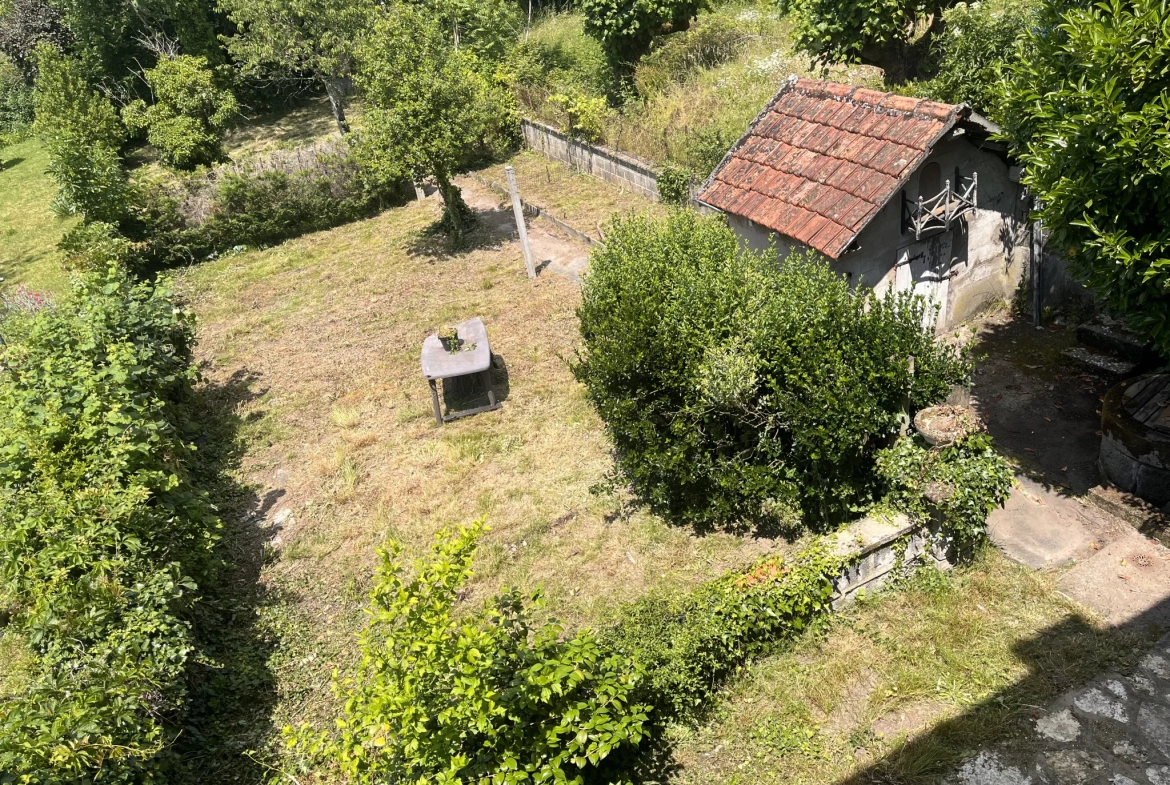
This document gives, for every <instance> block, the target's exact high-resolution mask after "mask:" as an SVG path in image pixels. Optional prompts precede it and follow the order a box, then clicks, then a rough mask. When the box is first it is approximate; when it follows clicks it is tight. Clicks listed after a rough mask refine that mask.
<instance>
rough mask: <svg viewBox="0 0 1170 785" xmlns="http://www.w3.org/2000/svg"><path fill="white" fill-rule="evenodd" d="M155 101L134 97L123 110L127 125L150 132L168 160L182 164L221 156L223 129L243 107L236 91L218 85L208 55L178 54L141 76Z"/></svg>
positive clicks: (189, 165)
mask: <svg viewBox="0 0 1170 785" xmlns="http://www.w3.org/2000/svg"><path fill="white" fill-rule="evenodd" d="M142 76H143V79H145V80H146V83H147V85H149V87H150V91H151V93H152V94H153V95H154V103H153V104H151V105H149V106H148V105H147V104H146V102H145V101H141V100H138V101H133V102H131V103H130V104H128V105H127V106H126V108H125V109H123V110H122V118H123V120H124V121H125V123H126V127H127V128H129V129H130V130H131V131H133V132H136V133H137V132H141V131H145V132H146V138H147V139H148V140H149V141H150V143H151V144H152V145H154V146H155V147H156V148H157V149H158V151H159V153H160V154H161V156H162V160H163V162H164V163H166V164H168V165H170V166H175V167H178V168H180V169H191V168H193V167H195V166H197V165H199V164H210V163H213V162H215V161H216V160H218V159H220V158H222V157H223V150H222V147H221V143H222V141H223V133H224V131H225V130H226V129H227V127H228V126H229V125H230V124H231V122H232V121H233V120H234V119H235V117H236V114H237V113H238V111H239V106H238V105H237V104H236V99H235V96H233V95H232V93H231V91H230V90H227V89H224V88H223V87H222V86H221V85H220V84H219V81H220V80H219V79H217V76H216V73H215V72H214V71H213V70H212V69H211V68H209V67H208V64H207V60H206V58H203V57H191V56H189V55H178V56H176V57H167V58H163V59H162V60H160V61H159V63H158V65H156V66H155V67H154V68H151V69H149V70H148V71H146V72H145V73H144V74H143V75H142Z"/></svg>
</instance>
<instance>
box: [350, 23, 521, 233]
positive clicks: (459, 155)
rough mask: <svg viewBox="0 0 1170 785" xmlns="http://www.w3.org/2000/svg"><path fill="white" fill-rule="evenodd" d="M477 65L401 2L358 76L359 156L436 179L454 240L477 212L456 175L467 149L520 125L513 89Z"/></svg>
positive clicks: (383, 169)
mask: <svg viewBox="0 0 1170 785" xmlns="http://www.w3.org/2000/svg"><path fill="white" fill-rule="evenodd" d="M477 65H478V61H477V60H476V58H475V56H474V55H473V54H471V53H470V52H467V51H466V50H463V49H459V50H456V49H453V48H452V47H451V46H450V45H449V44H448V41H447V40H446V36H445V35H444V34H443V31H442V30H441V28H440V27H439V25H438V24H437V23H436V22H435V20H434V19H433V18H431V17H430V16H428V15H427V14H426V13H425V12H424V11H422V10H419V9H416V8H413V7H411V6H406V5H398V6H395V7H394V8H393V9H392V10H390V11H387V12H386V13H385V14H383V15H381V16H380V18H379V19H378V22H377V24H376V25H375V26H374V30H373V34H372V35H371V36H370V37H369V39H368V40H367V41H366V42H365V45H364V46H363V48H362V50H361V67H360V69H359V71H358V75H357V77H358V84H359V85H360V86H361V87H362V89H363V90H364V91H365V94H366V100H367V105H366V114H365V117H364V129H363V132H362V137H361V140H360V142H359V144H358V156H359V158H360V159H361V160H362V161H363V163H364V164H365V165H366V166H367V167H368V168H369V170H370V171H371V172H372V173H373V174H374V175H375V176H377V177H380V178H382V179H385V180H387V181H388V180H393V179H396V178H400V177H403V176H408V177H411V178H412V179H414V180H415V182H418V181H420V180H422V179H425V178H428V177H430V178H434V181H435V183H436V184H437V185H438V186H439V193H440V194H441V195H442V198H443V204H444V206H445V208H446V212H445V218H444V222H445V223H446V225H447V228H448V229H449V230H450V232H451V234H452V237H453V239H454V240H455V242H456V243H459V242H461V241H462V239H463V236H464V233H465V232H466V231H467V229H468V226H469V223H470V220H471V217H472V216H471V211H470V210H469V209H468V207H467V205H466V204H465V203H464V202H463V197H462V195H461V194H460V191H459V188H458V186H456V185H455V184H454V183H452V182H451V178H452V176H453V175H454V174H455V172H456V171H457V170H458V169H459V167H460V165H461V164H462V163H463V162H465V161H466V160H467V158H468V154H469V151H473V150H475V149H477V148H481V147H483V146H485V145H487V144H490V140H491V137H493V136H498V135H499V131H500V129H501V128H503V129H505V133H506V132H507V129H512V128H514V127H515V125H517V123H516V122H515V109H514V106H513V104H512V102H511V98H510V96H509V95H508V94H507V93H506V92H505V91H504V90H503V88H502V87H501V86H500V85H497V84H493V83H492V82H490V81H489V80H488V79H487V78H486V77H484V76H483V74H481V73H480V72H479V70H478V69H477Z"/></svg>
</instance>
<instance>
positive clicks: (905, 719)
mask: <svg viewBox="0 0 1170 785" xmlns="http://www.w3.org/2000/svg"><path fill="white" fill-rule="evenodd" d="M954 711H955V709H954V707H953V706H948V705H947V704H945V703H940V702H939V701H931V700H925V701H917V702H915V703H910V704H908V705H906V706H902V707H901V708H899V709H897V710H895V711H891V712H889V713H888V714H883V715H882V716H881V717H878V718H877V719H876V720H874V723H873V725H871V726H870V727H871V728H872V729H873V732H874V733H875V734H876V735H878V736H880V737H881V738H883V739H887V740H893V739H896V738H898V737H899V736H910V735H913V734H915V733H918V732H919V731H921V730H925V729H926V728H927V727H929V726H931V725H933V724H935V723H936V722H938V721H939V720H941V719H943V718H945V717H947V716H948V715H950V714H953V713H954Z"/></svg>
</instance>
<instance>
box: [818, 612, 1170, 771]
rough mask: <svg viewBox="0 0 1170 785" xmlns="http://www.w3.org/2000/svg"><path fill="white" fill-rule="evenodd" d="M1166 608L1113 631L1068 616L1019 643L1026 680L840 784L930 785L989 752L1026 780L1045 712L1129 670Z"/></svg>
mask: <svg viewBox="0 0 1170 785" xmlns="http://www.w3.org/2000/svg"><path fill="white" fill-rule="evenodd" d="M1168 606H1170V601H1164V602H1163V603H1162V604H1161V605H1160V606H1158V607H1156V608H1154V609H1152V610H1151V611H1149V612H1148V613H1146V614H1144V615H1143V616H1141V617H1139V618H1137V619H1135V620H1134V621H1133V622H1131V623H1130V624H1127V625H1124V626H1121V627H1117V628H1112V629H1100V628H1098V627H1095V626H1093V625H1092V624H1090V623H1089V622H1088V621H1087V620H1086V619H1085V618H1083V617H1081V616H1070V617H1068V618H1066V619H1064V620H1062V621H1060V622H1058V623H1056V624H1054V625H1052V626H1051V627H1048V628H1047V629H1045V630H1043V631H1041V632H1040V633H1039V634H1037V635H1035V636H1034V637H1031V638H1028V639H1025V640H1022V641H1020V642H1018V643H1017V644H1016V645H1015V653H1016V654H1017V656H1018V657H1019V658H1020V659H1021V660H1023V661H1024V662H1025V663H1026V664H1027V669H1028V672H1027V674H1026V675H1025V676H1023V677H1022V678H1020V679H1018V680H1017V681H1015V682H1014V683H1012V684H1011V685H1010V686H1008V687H1006V688H1004V689H1002V690H1000V691H999V692H997V693H995V694H994V695H992V696H990V697H989V698H987V699H986V700H983V701H981V702H979V703H978V704H976V705H974V706H971V707H970V708H968V709H967V710H965V711H964V712H962V714H960V715H958V716H956V717H953V718H951V719H948V720H945V721H943V722H941V723H939V724H938V725H936V726H934V727H933V728H931V729H930V730H929V731H927V732H925V733H922V734H919V735H918V736H916V737H914V738H912V739H909V740H907V741H905V742H904V743H901V744H898V745H896V746H895V747H894V748H893V749H892V750H890V751H889V752H888V753H887V754H885V755H884V756H882V757H881V758H879V759H878V760H876V761H874V762H872V763H870V764H869V765H867V766H866V767H865V768H863V769H862V770H860V771H858V772H857V773H855V774H853V775H852V776H850V777H847V778H846V779H844V780H841V781H840V782H838V783H837V785H928V783H936V782H939V781H940V780H942V779H943V778H944V777H947V776H948V775H951V774H953V773H954V772H955V770H956V768H957V767H958V766H959V765H960V763H961V762H962V761H963V760H964V759H965V758H968V757H970V756H971V755H973V754H975V753H976V752H977V751H979V750H984V749H988V748H996V749H997V750H999V752H1000V754H1001V755H1002V759H1003V760H1004V761H1006V762H1009V763H1011V764H1013V765H1016V766H1018V767H1019V768H1020V769H1021V770H1022V772H1023V775H1024V776H1032V775H1034V774H1035V772H1034V771H1033V767H1034V765H1035V764H1034V763H1033V762H1032V761H1033V760H1034V757H1035V754H1036V741H1037V736H1036V732H1035V721H1036V719H1037V718H1038V717H1040V716H1042V714H1044V713H1045V707H1046V706H1047V705H1048V704H1050V703H1051V702H1052V701H1054V700H1055V699H1057V698H1058V697H1060V696H1061V695H1062V694H1064V693H1066V692H1068V691H1070V690H1072V689H1074V688H1077V687H1080V686H1084V685H1086V684H1087V683H1088V682H1090V681H1092V680H1094V679H1096V678H1099V677H1101V676H1103V675H1105V674H1111V673H1119V674H1126V673H1128V672H1129V671H1131V670H1132V669H1133V668H1134V667H1135V666H1136V663H1137V662H1138V660H1139V659H1140V658H1141V656H1142V655H1143V654H1144V653H1145V652H1146V651H1148V650H1149V649H1150V647H1152V646H1153V645H1154V644H1155V642H1156V641H1157V640H1158V638H1159V637H1160V635H1161V634H1162V633H1163V632H1165V629H1164V628H1163V627H1162V626H1161V625H1160V623H1159V622H1162V621H1164V620H1165V619H1166V618H1167V613H1168V612H1170V607H1168ZM1004 781H1005V782H1006V781H1008V780H1006V779H1005V780H1004ZM1021 781H1022V780H1021ZM1097 781H1098V780H1096V779H1095V780H1093V782H1097ZM1100 781H1101V782H1105V781H1106V779H1101V780H1100Z"/></svg>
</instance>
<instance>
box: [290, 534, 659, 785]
mask: <svg viewBox="0 0 1170 785" xmlns="http://www.w3.org/2000/svg"><path fill="white" fill-rule="evenodd" d="M483 531H484V525H483V523H482V522H477V523H475V524H473V525H471V526H469V527H465V528H462V529H460V530H459V531H457V532H455V533H454V534H451V533H448V532H440V534H439V536H438V537H437V539H436V543H435V545H434V547H433V549H432V553H431V557H430V558H429V559H427V560H425V561H422V562H420V563H419V564H417V565H416V569H415V570H414V577H413V578H412V579H409V580H408V579H407V578H405V577H404V573H405V572H406V571H405V569H404V566H403V564H402V561H401V558H400V548H399V547H398V546H396V545H393V544H392V545H391V546H390V547H389V549H387V550H384V551H382V552H381V556H382V561H383V563H382V569H381V572H380V574H379V577H378V581H377V585H376V586H375V588H374V590H373V591H372V592H371V595H370V596H371V600H372V608H371V613H372V616H373V618H372V620H371V621H370V624H369V627H368V628H367V629H366V631H365V633H364V634H363V635H362V638H361V649H362V661H361V665H360V666H359V671H358V676H357V678H355V679H350V680H346V681H342V682H339V683H337V684H336V689H337V691H338V693H339V697H340V698H342V699H343V700H344V702H345V709H344V716H343V718H342V719H341V720H339V721H338V723H337V725H338V728H339V730H338V731H337V732H335V733H331V734H324V735H320V736H315V735H314V734H312V733H310V732H309V731H308V730H307V729H302V731H301V733H300V734H299V736H298V734H295V733H293V732H292V731H291V729H286V731H285V732H286V736H288V737H289V738H290V741H291V742H292V743H293V744H294V745H297V744H301V745H305V746H306V747H308V748H309V750H310V751H311V752H314V753H317V754H324V755H325V756H326V757H328V758H329V759H332V760H333V761H334V762H335V763H336V764H338V765H339V766H340V768H341V769H342V771H343V772H344V773H345V774H346V775H347V776H348V777H349V781H350V782H355V783H383V782H415V783H422V782H447V783H461V782H497V783H528V782H566V783H568V782H578V783H580V782H582V781H583V778H584V777H587V776H589V774H590V772H591V770H593V769H594V768H595V767H597V766H598V765H599V764H600V763H601V762H602V761H604V760H605V759H606V758H607V757H609V756H610V755H612V754H614V753H615V752H617V751H618V750H625V749H628V748H631V747H635V746H637V745H638V743H639V742H640V741H641V740H642V738H643V736H644V735H645V730H644V725H645V723H646V720H647V717H646V714H645V712H646V708H645V707H644V706H641V705H638V704H637V703H636V702H635V701H634V700H633V695H634V694H635V693H636V691H637V690H638V687H639V681H640V679H641V671H640V670H639V668H638V667H637V666H636V665H634V664H633V663H631V662H630V661H629V660H628V659H625V658H623V657H620V656H617V655H615V654H614V653H612V652H610V651H608V650H607V649H605V648H604V647H603V646H602V644H601V643H600V642H599V641H598V640H597V638H596V637H595V636H594V635H593V634H592V633H589V632H587V631H586V632H578V633H576V634H573V635H568V634H566V633H565V631H564V630H563V629H562V627H561V626H560V625H559V624H557V623H556V622H555V621H551V622H548V623H544V624H537V623H535V622H533V620H532V618H531V609H530V608H529V607H528V606H527V603H526V599H525V598H524V597H522V596H521V595H520V594H519V593H517V592H516V591H512V592H508V593H506V594H503V595H500V596H497V597H494V598H492V599H489V600H487V601H486V602H485V603H484V605H483V606H482V608H481V609H479V610H478V611H470V612H466V613H464V612H459V611H457V609H456V605H457V603H458V600H459V596H460V592H461V589H462V587H463V586H464V584H466V582H467V580H468V578H469V577H470V576H471V562H472V557H473V556H474V554H475V548H476V543H477V542H478V540H479V538H480V536H481V535H482V533H483ZM533 599H534V600H535V602H536V604H537V605H539V602H540V597H539V595H537V596H536V597H535V598H533Z"/></svg>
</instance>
